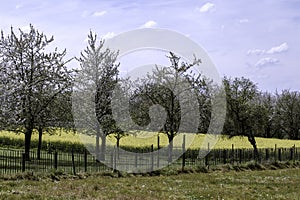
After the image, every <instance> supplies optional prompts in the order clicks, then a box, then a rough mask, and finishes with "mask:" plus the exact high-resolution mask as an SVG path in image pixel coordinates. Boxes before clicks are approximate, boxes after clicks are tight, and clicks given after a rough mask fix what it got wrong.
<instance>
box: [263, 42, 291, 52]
mask: <svg viewBox="0 0 300 200" xmlns="http://www.w3.org/2000/svg"><path fill="white" fill-rule="evenodd" d="M288 49H289V46H288V44H287V43H286V42H285V43H282V44H281V45H279V46H276V47H272V48H271V49H269V50H268V51H267V53H268V54H274V53H281V52H285V51H287V50H288Z"/></svg>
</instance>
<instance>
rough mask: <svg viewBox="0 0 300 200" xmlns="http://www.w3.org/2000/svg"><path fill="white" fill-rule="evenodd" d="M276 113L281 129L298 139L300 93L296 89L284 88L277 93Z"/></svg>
mask: <svg viewBox="0 0 300 200" xmlns="http://www.w3.org/2000/svg"><path fill="white" fill-rule="evenodd" d="M276 96H277V99H278V100H277V105H276V115H277V117H278V119H279V120H278V121H277V122H278V124H279V125H280V130H281V131H282V132H283V133H284V134H285V135H286V136H287V137H288V138H289V139H293V140H298V139H299V137H300V135H299V134H300V94H299V92H296V91H289V90H283V91H282V93H281V94H278V93H277V94H276Z"/></svg>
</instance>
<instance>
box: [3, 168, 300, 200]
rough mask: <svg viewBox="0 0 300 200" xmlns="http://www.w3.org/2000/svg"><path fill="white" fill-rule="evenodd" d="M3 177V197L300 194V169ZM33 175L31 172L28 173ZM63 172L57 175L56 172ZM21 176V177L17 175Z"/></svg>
mask: <svg viewBox="0 0 300 200" xmlns="http://www.w3.org/2000/svg"><path fill="white" fill-rule="evenodd" d="M110 175H111V174H108V175H107V176H103V175H101V176H97V175H93V176H89V177H87V178H85V177H84V175H82V176H79V177H78V176H76V177H72V176H70V177H68V178H64V177H63V176H62V177H61V178H55V177H54V175H53V176H52V178H51V177H48V178H38V177H36V178H34V180H28V178H27V179H18V180H17V181H16V180H5V181H1V182H0V199H143V200H147V199H189V200H192V199H193V200H194V199H246V200H247V199H299V196H300V169H295V168H294V169H293V168H290V169H279V170H263V171H242V172H236V171H229V172H223V171H214V172H210V173H193V174H178V175H170V176H164V175H161V176H154V177H150V176H148V177H147V176H126V177H122V178H113V177H111V176H110ZM29 177H30V176H29ZM58 177H59V176H58ZM17 178H18V177H17Z"/></svg>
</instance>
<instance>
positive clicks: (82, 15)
mask: <svg viewBox="0 0 300 200" xmlns="http://www.w3.org/2000/svg"><path fill="white" fill-rule="evenodd" d="M89 14H90V13H89V11H87V10H85V11H83V12H82V14H81V17H84V18H85V17H87V16H88V15H89Z"/></svg>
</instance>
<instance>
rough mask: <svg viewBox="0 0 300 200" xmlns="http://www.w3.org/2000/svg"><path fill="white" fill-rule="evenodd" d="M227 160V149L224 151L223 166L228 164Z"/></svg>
mask: <svg viewBox="0 0 300 200" xmlns="http://www.w3.org/2000/svg"><path fill="white" fill-rule="evenodd" d="M226 158H227V151H226V149H224V150H223V164H226Z"/></svg>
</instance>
